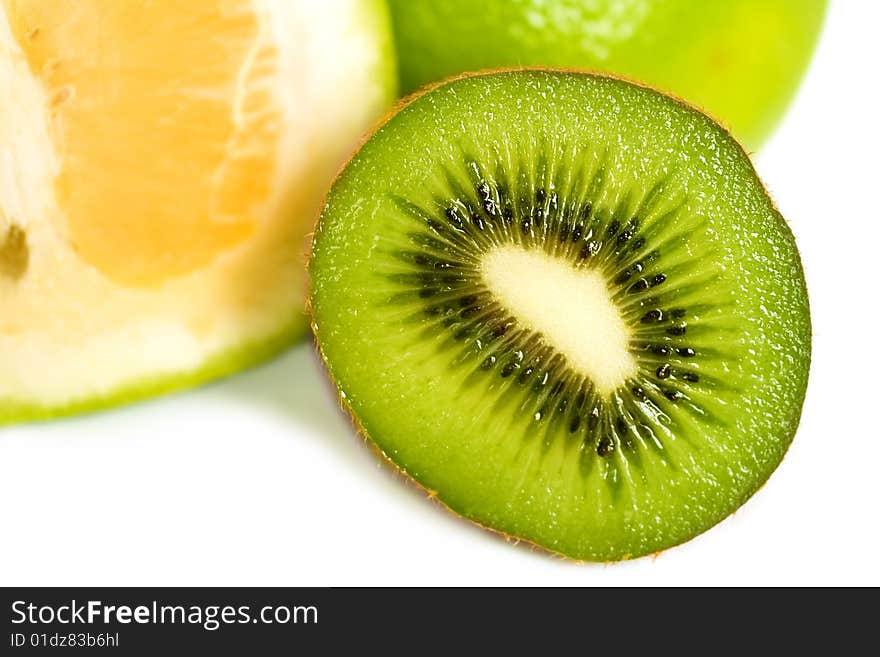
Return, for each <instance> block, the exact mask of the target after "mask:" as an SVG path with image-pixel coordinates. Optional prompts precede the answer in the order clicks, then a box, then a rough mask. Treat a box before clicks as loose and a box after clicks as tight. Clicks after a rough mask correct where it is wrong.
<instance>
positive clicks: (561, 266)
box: [481, 245, 638, 395]
mask: <svg viewBox="0 0 880 657" xmlns="http://www.w3.org/2000/svg"><path fill="white" fill-rule="evenodd" d="M481 273H482V276H483V281H484V283H485V285H486V287H487V288H488V289H489V290H491V291H492V293H493V294H494V295H495V298H496V299H497V300H498V302H499V303H500V304H501V305H502V306H503V307H504V308H505V310H507V312H509V313H510V314H511V315H513V316H514V317H516V318H517V321H518V322H519V323H520V324H521V325H524V326H525V327H527V328H528V329H530V330H532V331H534V332H536V333H540V334H541V335H542V336H543V337H544V340H545V341H547V342H548V343H549V344H550V345H552V346H553V347H554V348H555V349H557V350H558V351H559V352H560V353H562V354H563V355H564V356H565V357H566V359H567V360H568V363H569V365H570V366H571V367H572V368H574V369H576V370H578V371H579V372H580V373H581V374H583V375H585V376H587V377H589V379H590V380H591V381H592V382H593V384H594V385H595V386H596V389H597V390H598V392H599V393H600V394H603V395H608V394H610V393H611V392H612V391H614V390H615V389H616V388H618V387H619V386H621V385H623V384H624V383H625V382H626V380H627V379H628V378H630V377H632V376H633V375H635V374H636V371H637V367H638V366H637V363H636V361H635V358H634V357H633V355H632V354H631V353H630V351H629V341H630V337H631V332H630V329H629V326H628V325H627V323H626V322H625V321H624V319H623V317H622V316H621V314H620V310H619V309H618V307H617V306H616V305H615V303H614V302H613V301H612V299H611V295H610V292H609V290H608V286H607V284H606V281H605V278H604V277H603V276H602V274H601V273H600V272H598V271H596V270H594V269H591V268H586V267H585V268H578V267H576V266H575V265H573V264H572V263H571V261H570V260H563V259H561V258H556V257H554V256H552V255H550V254H548V253H546V252H545V251H543V250H539V249H528V248H523V247H521V246H515V245H505V246H498V247H496V248H493V249H491V250H490V251H488V252H486V254H485V255H483V256H482V260H481Z"/></svg>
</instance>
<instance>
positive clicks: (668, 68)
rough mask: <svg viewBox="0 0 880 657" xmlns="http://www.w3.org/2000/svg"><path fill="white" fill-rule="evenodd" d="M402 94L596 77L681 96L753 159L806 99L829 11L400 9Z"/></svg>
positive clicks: (645, 0)
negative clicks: (560, 70) (571, 74)
mask: <svg viewBox="0 0 880 657" xmlns="http://www.w3.org/2000/svg"><path fill="white" fill-rule="evenodd" d="M390 4H391V10H392V16H393V20H394V29H395V34H396V39H397V47H398V54H399V59H400V74H401V86H402V88H403V91H405V92H408V91H413V90H415V89H417V88H418V87H420V86H422V85H424V84H425V83H428V82H433V81H436V80H441V79H443V78H446V77H449V76H451V75H455V74H457V73H461V72H464V71H474V70H480V69H488V68H498V67H507V66H534V65H540V66H557V67H575V68H587V69H596V70H600V71H606V72H610V73H614V74H617V75H621V76H624V77H628V78H631V79H634V80H637V81H640V82H643V83H646V84H649V85H651V86H654V87H657V88H658V89H660V90H663V91H666V92H668V93H672V94H674V95H677V96H679V97H681V98H683V99H684V100H686V101H688V102H690V103H692V104H694V105H697V106H698V107H700V108H701V109H703V110H704V111H706V112H708V113H709V114H711V115H713V116H714V117H715V118H716V119H718V120H719V121H720V122H721V123H722V124H723V125H724V126H726V127H727V128H728V129H730V130H731V131H732V132H733V134H734V136H736V137H737V138H738V139H739V140H740V141H741V142H743V143H744V144H745V145H746V147H747V148H750V149H754V148H757V147H758V146H759V145H760V144H761V143H762V142H763V140H764V139H765V138H766V137H767V136H768V135H769V134H770V133H771V131H772V130H773V128H774V127H775V125H776V123H777V122H778V121H779V119H780V117H781V116H782V113H783V112H784V110H785V108H786V106H787V105H788V103H789V101H790V100H791V98H792V96H793V95H794V92H795V90H796V89H797V86H798V82H799V81H800V78H801V76H802V75H803V73H804V71H805V69H806V66H807V64H808V62H809V59H810V55H811V53H812V51H813V47H814V45H815V43H816V40H817V36H818V33H819V29H820V27H821V24H822V18H823V15H824V13H825V7H826V4H827V3H826V0H728V1H724V2H721V1H717V2H716V1H712V2H693V1H692V0H552V1H549V2H548V1H547V0H444V1H443V2H431V1H429V0H391V2H390Z"/></svg>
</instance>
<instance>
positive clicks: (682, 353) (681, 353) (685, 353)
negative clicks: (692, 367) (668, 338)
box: [675, 347, 697, 358]
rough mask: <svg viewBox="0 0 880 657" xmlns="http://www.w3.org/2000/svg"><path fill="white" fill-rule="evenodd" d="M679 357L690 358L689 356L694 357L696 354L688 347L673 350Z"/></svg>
mask: <svg viewBox="0 0 880 657" xmlns="http://www.w3.org/2000/svg"><path fill="white" fill-rule="evenodd" d="M675 353H677V354H678V355H679V356H684V357H685V358H690V357H691V356H696V355H697V352H696V351H694V350H693V349H691V348H690V347H679V348H678V349H676V350H675Z"/></svg>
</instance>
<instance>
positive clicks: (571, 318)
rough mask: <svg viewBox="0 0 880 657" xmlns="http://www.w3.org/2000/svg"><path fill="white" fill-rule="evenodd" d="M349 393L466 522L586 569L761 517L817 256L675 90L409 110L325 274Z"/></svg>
mask: <svg viewBox="0 0 880 657" xmlns="http://www.w3.org/2000/svg"><path fill="white" fill-rule="evenodd" d="M309 267H310V275H311V280H312V292H311V306H312V310H313V317H314V324H313V328H314V331H315V334H316V336H317V339H318V343H319V346H320V349H321V352H322V355H323V357H324V359H325V362H326V364H327V366H328V369H329V371H330V374H331V376H332V377H333V380H334V381H335V383H336V385H337V387H338V390H339V394H340V398H341V399H342V400H343V401H344V403H345V405H346V406H347V407H348V408H349V410H350V411H351V412H352V414H353V415H354V416H355V418H356V420H357V422H358V423H359V424H360V426H361V427H362V428H363V430H364V432H365V433H366V434H367V435H368V436H369V437H370V438H371V439H372V440H373V441H374V442H375V443H376V445H377V446H378V447H379V448H380V449H381V450H382V452H383V453H384V454H385V455H386V456H387V457H388V458H389V459H391V460H392V461H393V462H394V463H395V464H396V465H397V466H398V467H399V468H400V469H401V470H403V471H404V472H406V473H407V474H409V475H410V476H412V477H413V478H414V479H416V480H417V481H418V482H420V483H421V484H422V485H424V486H425V487H426V488H428V489H429V490H431V491H432V493H433V494H434V495H435V496H436V497H437V498H439V499H440V500H441V501H442V502H444V503H445V504H446V505H447V506H448V507H449V508H451V509H453V510H454V511H456V512H458V513H460V514H462V515H464V516H466V517H468V518H470V519H472V520H474V521H476V522H478V523H480V524H482V525H485V526H487V527H490V528H492V529H495V530H498V531H500V532H503V533H505V534H508V535H511V536H515V537H518V538H522V539H526V540H528V541H531V542H533V543H535V544H537V545H540V546H542V547H544V548H547V549H549V550H552V551H555V552H558V553H561V554H564V555H567V556H570V557H573V558H577V559H584V560H602V561H604V560H614V559H622V558H628V557H636V556H640V555H644V554H647V553H651V552H655V551H658V550H661V549H663V548H666V547H669V546H671V545H675V544H678V543H680V542H682V541H685V540H688V539H689V538H691V537H693V536H695V535H697V534H699V533H700V532H702V531H704V530H706V529H708V528H709V527H711V526H712V525H714V524H715V523H717V522H718V521H720V520H721V519H723V518H724V517H726V516H727V515H728V514H730V513H731V512H732V511H734V510H735V509H736V508H737V507H739V506H740V505H741V504H742V503H743V502H744V501H745V500H746V499H748V497H749V496H751V495H752V494H753V493H754V492H755V490H756V489H757V488H758V487H759V486H760V485H761V484H762V483H763V482H764V481H765V480H766V479H767V477H768V476H769V475H770V473H771V472H772V471H773V470H774V469H775V467H776V466H777V465H778V463H779V462H780V460H781V459H782V457H783V455H784V453H785V450H786V448H787V447H788V445H789V443H790V442H791V439H792V437H793V435H794V432H795V429H796V427H797V423H798V419H799V416H800V409H801V405H802V402H803V397H804V393H805V388H806V383H807V374H808V369H809V357H810V321H809V308H808V303H807V295H806V289H805V286H804V280H803V273H802V270H801V266H800V261H799V257H798V253H797V249H796V247H795V244H794V240H793V238H792V235H791V233H790V231H789V229H788V227H787V225H786V224H785V222H784V220H783V219H782V217H781V216H780V215H779V213H778V212H777V211H776V209H775V208H774V207H773V204H772V202H771V201H770V199H769V198H768V196H767V194H766V192H765V191H764V188H763V186H762V185H761V183H760V181H759V180H758V178H757V176H756V175H755V173H754V170H753V168H752V166H751V163H750V162H749V160H748V158H747V156H746V155H745V154H744V152H743V151H742V149H741V148H740V147H739V145H738V144H737V143H736V142H735V141H733V140H732V138H731V137H730V136H729V135H728V134H727V133H726V132H725V131H724V130H723V129H721V128H720V127H719V126H718V125H717V124H715V123H714V122H713V121H712V120H711V119H709V118H708V117H706V116H704V115H703V114H701V113H699V112H698V111H696V110H694V109H692V108H691V107H689V106H686V105H684V104H682V103H681V102H679V101H676V100H674V99H671V98H668V97H666V96H663V95H662V94H660V93H658V92H655V91H653V90H650V89H647V88H643V87H640V86H637V85H634V84H631V83H628V82H624V81H621V80H617V79H612V78H605V77H601V76H596V75H590V74H584V73H574V72H555V71H542V70H520V71H502V72H496V73H488V74H481V75H476V76H470V77H465V78H460V79H457V80H454V81H451V82H448V83H446V84H444V85H442V86H440V87H437V88H435V89H433V90H431V91H428V92H427V93H425V94H424V95H422V96H419V97H418V98H416V99H414V100H412V101H411V102H410V103H409V104H407V105H406V106H405V107H404V108H403V109H401V110H400V111H399V112H398V113H397V114H396V115H394V116H393V117H392V118H391V119H390V120H389V121H388V122H387V123H386V124H385V125H383V126H382V127H381V128H380V129H379V130H378V131H377V132H376V133H375V134H374V136H373V137H372V138H371V139H370V140H369V141H368V142H367V143H366V144H365V145H364V146H363V147H362V148H361V150H360V151H359V152H358V153H357V154H356V155H355V156H354V157H353V158H352V160H351V162H350V163H349V164H348V165H347V167H346V168H345V169H344V170H343V171H342V172H341V173H340V175H339V177H338V178H337V180H336V181H335V183H334V184H333V187H332V188H331V190H330V192H329V194H328V197H327V202H326V205H325V208H324V211H323V213H322V215H321V217H320V219H319V222H318V226H317V230H316V233H315V238H314V243H313V252H312V256H311V260H310V265H309Z"/></svg>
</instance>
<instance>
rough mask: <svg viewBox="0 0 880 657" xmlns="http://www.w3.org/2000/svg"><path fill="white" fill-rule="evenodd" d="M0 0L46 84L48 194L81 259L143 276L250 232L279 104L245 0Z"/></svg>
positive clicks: (262, 196)
mask: <svg viewBox="0 0 880 657" xmlns="http://www.w3.org/2000/svg"><path fill="white" fill-rule="evenodd" d="M4 3H5V5H6V11H7V14H8V18H9V22H10V27H11V30H12V32H13V35H14V37H15V39H16V40H17V42H18V43H19V45H20V47H21V49H22V51H23V52H24V54H25V57H26V60H27V63H28V65H29V67H30V69H31V72H32V74H33V76H34V77H35V79H37V80H38V81H39V82H40V83H41V84H42V85H43V86H44V88H45V92H46V95H47V99H48V103H49V117H50V121H51V125H50V126H49V129H50V137H51V139H52V142H53V145H54V150H55V154H56V156H57V158H58V167H59V168H58V171H57V173H56V177H55V203H56V205H57V207H58V210H59V217H60V221H61V223H62V227H61V228H62V230H63V231H64V232H65V234H66V237H67V239H68V240H69V242H70V244H71V246H72V248H73V249H74V250H75V251H76V252H77V253H78V254H79V256H80V257H81V258H83V259H84V260H85V261H87V262H89V263H90V264H91V265H92V266H94V267H96V268H97V269H98V270H99V271H101V272H102V273H103V274H104V275H105V276H107V277H109V278H111V279H113V280H114V281H117V282H119V283H123V284H127V285H139V286H144V285H153V284H156V283H159V282H162V281H164V280H166V279H167V278H169V277H172V276H178V275H181V274H185V273H188V272H190V271H193V270H195V269H197V268H200V267H203V266H205V265H206V264H209V263H210V262H211V261H212V260H213V259H214V258H215V257H216V256H217V255H218V254H219V253H221V252H223V251H224V250H227V249H230V248H232V247H234V246H236V245H238V244H240V243H241V242H243V241H244V240H246V239H247V238H248V237H249V236H251V235H252V234H253V232H254V230H255V225H256V224H257V223H258V222H259V221H260V218H261V212H260V211H261V209H263V208H264V206H265V204H266V203H267V201H268V200H269V197H270V195H271V193H272V189H271V184H272V182H273V172H274V171H275V166H276V160H277V147H278V140H279V133H280V130H281V111H280V109H279V107H278V106H277V103H276V102H275V99H274V96H273V93H272V87H271V84H272V80H273V76H275V74H276V66H277V55H278V53H277V50H276V47H275V45H274V42H273V40H272V38H271V33H270V29H269V26H267V25H264V24H262V23H264V22H265V21H264V20H262V17H261V16H260V15H259V14H258V13H256V12H255V11H254V8H253V6H252V2H251V1H250V0H238V1H229V2H223V3H217V2H210V3H189V2H177V1H176V0H156V1H154V2H140V1H126V2H118V0H77V1H76V2H71V1H70V0H40V2H32V1H29V0H4ZM59 17H64V19H63V20H59ZM261 20H262V23H261ZM83 44H99V45H98V47H94V48H84V47H83ZM182 64H184V65H182Z"/></svg>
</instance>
